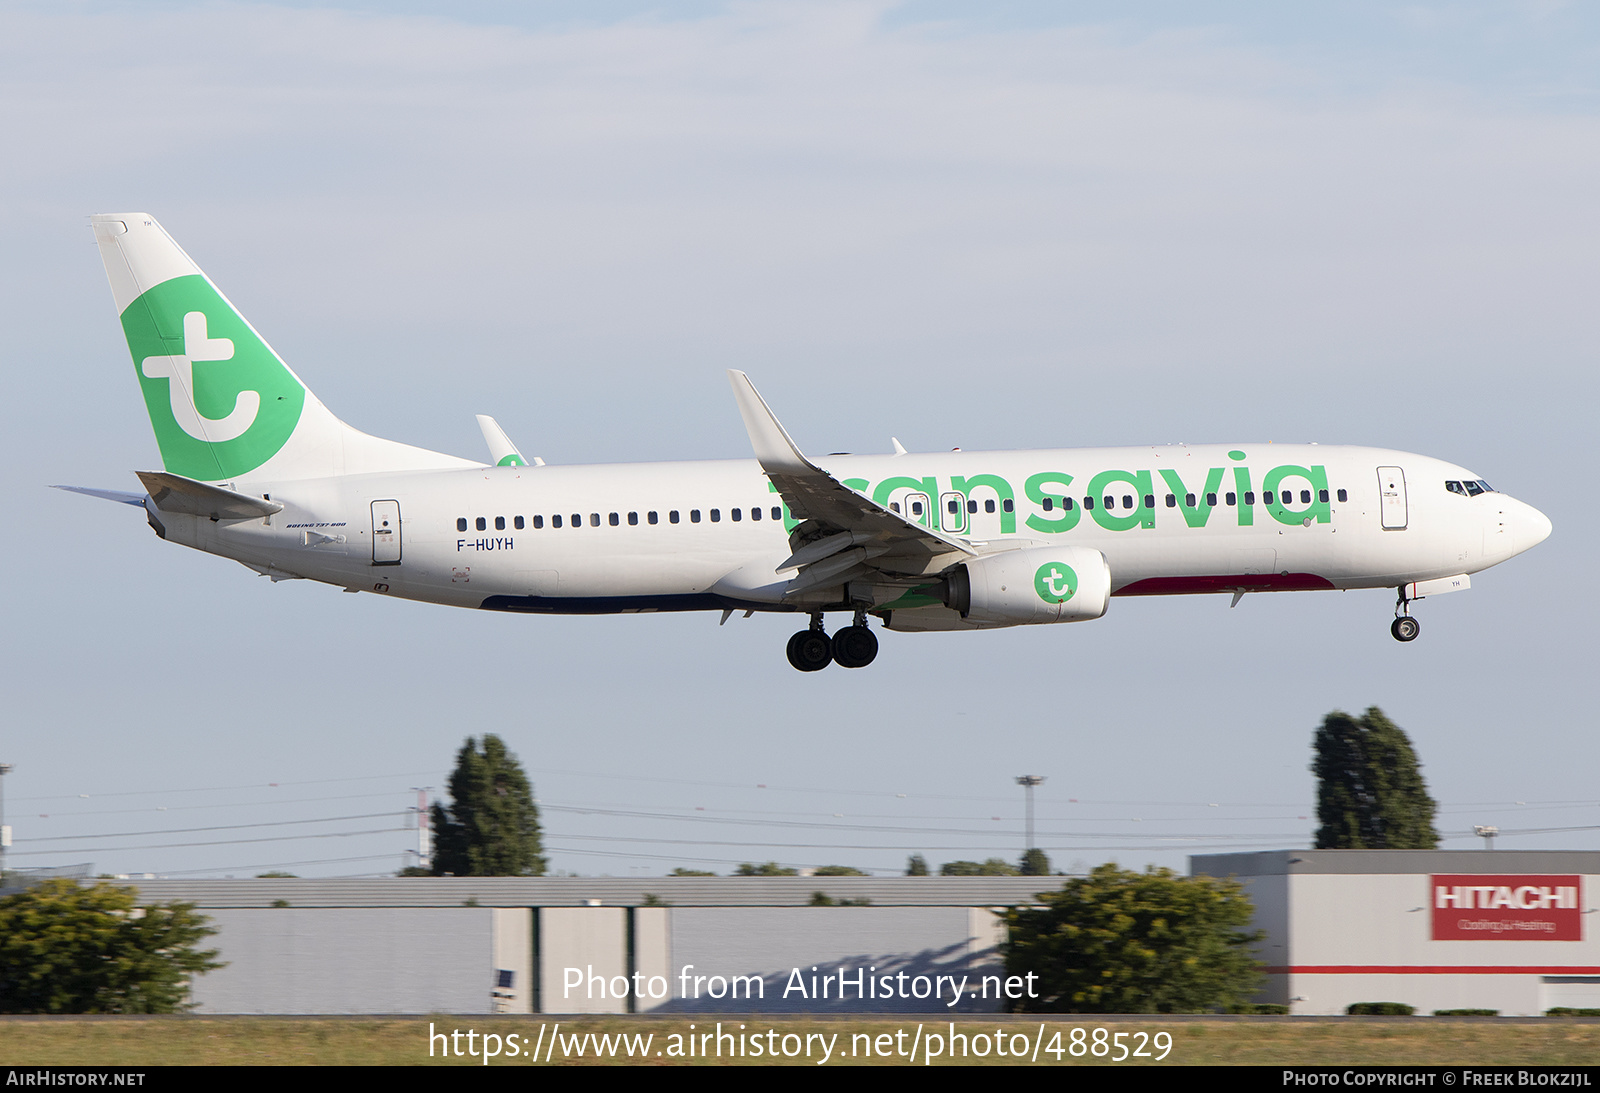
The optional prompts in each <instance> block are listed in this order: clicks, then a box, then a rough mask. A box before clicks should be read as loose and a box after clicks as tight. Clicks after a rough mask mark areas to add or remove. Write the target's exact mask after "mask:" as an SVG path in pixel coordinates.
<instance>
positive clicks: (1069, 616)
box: [946, 547, 1111, 626]
mask: <svg viewBox="0 0 1600 1093" xmlns="http://www.w3.org/2000/svg"><path fill="white" fill-rule="evenodd" d="M947 584H948V588H949V596H948V598H947V600H946V603H947V604H948V605H949V606H950V607H952V608H954V609H955V610H957V611H959V612H961V617H962V618H964V619H971V620H972V621H974V622H992V623H1003V624H1008V625H1013V626H1015V625H1020V624H1023V623H1034V622H1081V621H1083V620H1085V619H1098V618H1099V617H1100V616H1101V615H1104V614H1105V613H1106V606H1107V604H1109V603H1110V601H1111V567H1110V566H1109V565H1107V564H1106V556H1105V555H1104V554H1101V553H1100V552H1099V551H1098V550H1090V549H1089V548H1087V547H1034V548H1032V549H1029V550H1007V551H1002V552H1001V553H999V554H986V555H984V556H983V557H981V558H974V559H973V560H972V561H970V562H963V563H962V564H961V565H959V566H957V567H956V568H955V571H954V572H953V573H951V574H950V576H949V578H948V581H947Z"/></svg>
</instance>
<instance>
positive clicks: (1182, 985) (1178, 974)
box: [1004, 863, 1264, 1013]
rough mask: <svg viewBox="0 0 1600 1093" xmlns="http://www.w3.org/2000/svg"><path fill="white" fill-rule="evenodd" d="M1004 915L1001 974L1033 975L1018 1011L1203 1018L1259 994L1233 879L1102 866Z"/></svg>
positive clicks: (1245, 912)
mask: <svg viewBox="0 0 1600 1093" xmlns="http://www.w3.org/2000/svg"><path fill="white" fill-rule="evenodd" d="M1040 900H1041V902H1043V903H1044V906H1043V907H1040V908H1014V909H1013V910H1012V911H1011V912H1010V913H1009V914H1008V915H1007V916H1006V919H1007V924H1008V925H1009V926H1010V928H1011V932H1010V940H1009V941H1007V942H1006V944H1005V946H1004V951H1005V960H1006V970H1007V971H1008V972H1010V973H1011V974H1012V975H1028V974H1030V973H1031V974H1033V975H1035V976H1037V977H1038V978H1037V986H1036V987H1035V990H1036V992H1037V994H1038V997H1036V998H1029V997H1023V998H1019V999H1016V1000H1015V1001H1012V1002H1010V1003H1009V1004H1010V1005H1011V1006H1012V1008H1013V1011H1014V1012H1018V1013H1203V1012H1207V1011H1210V1010H1215V1009H1221V1008H1225V1007H1227V1006H1229V1005H1233V1004H1237V1003H1240V1002H1243V1001H1244V1000H1245V999H1247V998H1249V997H1250V996H1251V995H1253V994H1254V993H1255V992H1256V990H1257V989H1258V988H1259V985H1260V981H1261V974H1260V971H1259V968H1260V965H1259V964H1258V963H1257V962H1256V960H1255V958H1254V957H1253V956H1252V955H1251V953H1250V947H1251V946H1252V945H1255V944H1256V943H1257V942H1259V941H1260V940H1261V938H1262V937H1263V936H1264V935H1263V934H1262V932H1261V931H1259V930H1256V931H1246V930H1244V929H1242V927H1245V926H1247V925H1249V923H1250V914H1251V907H1250V901H1249V899H1247V898H1246V897H1245V895H1244V892H1243V889H1242V888H1241V887H1240V885H1239V884H1238V882H1237V881H1232V880H1217V879H1214V878H1212V877H1204V876H1201V877H1183V876H1178V875H1177V874H1175V873H1173V872H1172V870H1170V869H1156V868H1155V867H1153V866H1152V867H1151V868H1149V869H1146V870H1145V871H1144V872H1143V873H1135V872H1132V871H1124V870H1121V869H1118V868H1117V867H1116V865H1114V864H1109V863H1108V864H1106V865H1101V866H1098V867H1096V868H1095V870H1094V871H1093V872H1091V873H1090V874H1089V875H1088V876H1087V877H1074V878H1073V879H1072V880H1069V881H1067V883H1066V884H1065V886H1063V887H1062V889H1061V891H1059V892H1053V893H1044V894H1041V896H1040Z"/></svg>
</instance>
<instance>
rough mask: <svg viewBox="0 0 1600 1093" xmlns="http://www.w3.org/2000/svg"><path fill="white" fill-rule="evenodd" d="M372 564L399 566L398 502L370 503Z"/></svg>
mask: <svg viewBox="0 0 1600 1093" xmlns="http://www.w3.org/2000/svg"><path fill="white" fill-rule="evenodd" d="M372 564H373V565H399V564H400V502H398V501H374V502H373V503H372Z"/></svg>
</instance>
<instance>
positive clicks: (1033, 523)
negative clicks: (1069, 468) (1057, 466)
mask: <svg viewBox="0 0 1600 1093" xmlns="http://www.w3.org/2000/svg"><path fill="white" fill-rule="evenodd" d="M1046 484H1054V485H1057V486H1060V487H1061V489H1060V490H1058V491H1049V492H1047V491H1046V490H1045V488H1044V487H1045V485H1046ZM1071 486H1072V476H1071V475H1070V474H1063V473H1061V472H1059V471H1041V472H1040V473H1038V474H1034V475H1029V476H1028V480H1027V481H1026V482H1024V483H1023V484H1022V489H1023V492H1024V493H1026V494H1027V495H1028V500H1029V501H1032V502H1033V503H1034V504H1036V505H1043V504H1044V499H1045V498H1046V497H1050V498H1052V499H1053V502H1052V503H1053V504H1055V505H1061V503H1062V502H1063V501H1064V500H1065V499H1066V494H1067V490H1068V489H1069V488H1070V487H1071ZM1082 514H1083V510H1082V509H1080V508H1078V506H1077V505H1073V506H1072V507H1071V508H1070V509H1069V508H1066V507H1062V509H1061V515H1059V516H1056V515H1054V514H1052V515H1051V516H1049V517H1044V516H1040V515H1039V514H1037V513H1034V514H1032V515H1030V516H1029V517H1028V518H1027V519H1026V520H1024V521H1023V523H1024V524H1026V525H1027V526H1028V527H1030V528H1032V529H1033V530H1034V531H1042V532H1044V533H1045V534H1047V535H1049V534H1056V533H1058V532H1063V531H1071V530H1072V529H1073V528H1075V527H1077V526H1078V518H1079V517H1080V516H1081V515H1082Z"/></svg>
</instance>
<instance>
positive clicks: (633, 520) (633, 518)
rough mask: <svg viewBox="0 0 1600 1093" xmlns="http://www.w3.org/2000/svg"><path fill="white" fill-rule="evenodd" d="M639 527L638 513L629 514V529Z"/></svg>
mask: <svg viewBox="0 0 1600 1093" xmlns="http://www.w3.org/2000/svg"><path fill="white" fill-rule="evenodd" d="M638 525H639V514H638V513H637V512H630V513H628V526H629V527H637V526H638Z"/></svg>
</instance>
